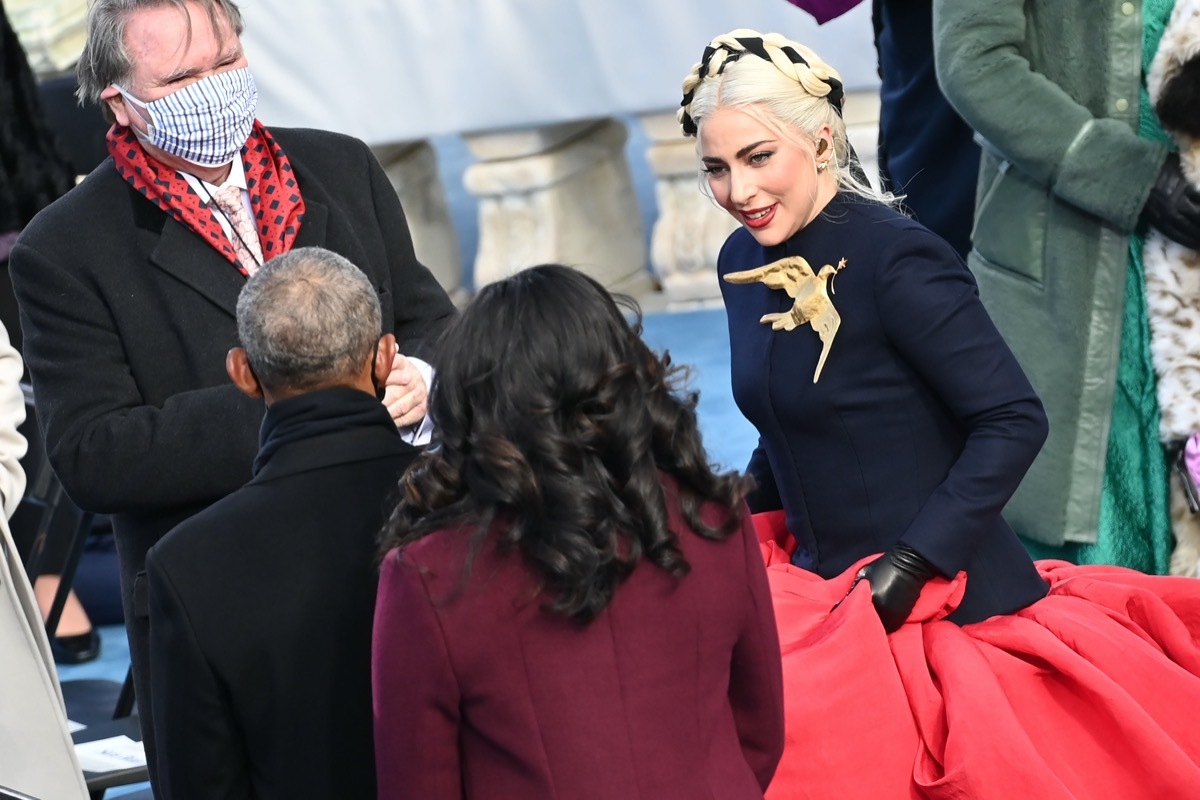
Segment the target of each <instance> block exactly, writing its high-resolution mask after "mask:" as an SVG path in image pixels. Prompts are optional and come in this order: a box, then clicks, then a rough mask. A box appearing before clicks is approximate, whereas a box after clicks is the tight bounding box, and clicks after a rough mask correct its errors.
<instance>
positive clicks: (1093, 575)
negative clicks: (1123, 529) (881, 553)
mask: <svg viewBox="0 0 1200 800" xmlns="http://www.w3.org/2000/svg"><path fill="white" fill-rule="evenodd" d="M760 538H761V539H762V540H763V541H762V551H763V557H764V558H765V559H766V562H767V574H768V577H769V580H770V584H771V592H772V596H773V598H774V602H775V615H776V619H777V622H778V627H779V639H780V645H781V649H782V653H783V679H784V705H785V716H786V721H787V726H786V727H787V741H786V745H785V748H784V753H783V759H782V760H781V761H780V763H779V768H778V770H777V771H776V773H775V778H774V780H773V781H772V783H771V786H770V788H769V789H768V791H767V798H768V800H782V799H783V798H789V799H790V798H814V800H816V799H819V800H827V799H828V798H947V799H949V798H954V799H955V800H959V799H960V798H972V799H973V800H978V799H979V798H996V800H1010V799H1011V798H1015V797H1019V798H1038V800H1052V799H1056V798H1079V799H1080V800H1084V799H1086V800H1093V799H1094V798H1107V797H1112V798H1122V799H1123V800H1124V799H1126V798H1183V797H1200V581H1197V580H1195V579H1193V578H1164V577H1151V576H1147V575H1144V574H1142V573H1140V572H1136V571H1134V570H1129V569H1124V568H1121V567H1079V566H1075V565H1072V564H1069V563H1067V562H1064V561H1040V562H1038V569H1039V571H1040V572H1041V574H1042V577H1044V578H1045V579H1046V581H1047V582H1048V583H1049V584H1050V592H1049V594H1048V595H1047V596H1046V597H1045V598H1044V599H1042V600H1039V601H1038V602H1036V603H1034V604H1033V605H1031V606H1029V607H1028V608H1025V609H1023V610H1021V611H1019V612H1017V613H1015V614H1010V615H1006V616H1000V617H992V618H990V619H986V620H983V621H982V622H977V623H974V624H971V625H964V626H961V627H960V626H958V625H955V624H954V623H951V622H947V621H946V620H945V619H944V618H945V617H946V615H947V614H949V613H950V612H951V611H953V610H954V609H955V608H956V607H957V604H958V602H959V601H960V600H961V599H962V595H963V590H964V587H965V585H966V583H965V581H966V578H965V576H964V575H963V574H960V575H959V576H958V577H956V578H955V579H954V580H950V581H947V580H941V579H937V580H934V581H931V582H930V583H929V584H927V585H926V587H925V590H924V591H923V592H922V595H921V599H920V601H919V602H918V603H917V606H916V608H915V609H914V610H913V613H912V615H911V616H910V617H909V620H908V623H907V624H905V625H904V626H902V627H901V628H900V630H898V631H896V632H895V633H893V634H892V635H890V636H888V635H886V634H885V633H884V632H883V627H882V626H881V625H880V622H879V619H878V617H877V616H876V614H875V610H874V608H872V606H871V596H870V589H869V587H867V586H865V585H860V586H858V587H856V588H855V589H854V591H853V592H851V593H850V595H849V597H846V593H847V591H849V590H850V587H851V585H852V584H853V582H854V575H855V573H856V572H857V571H858V569H859V567H860V566H861V565H862V563H865V562H866V561H868V560H869V559H864V560H863V562H860V563H859V564H856V565H854V566H853V567H851V568H850V569H848V570H846V572H844V573H843V574H841V575H839V576H838V577H836V578H832V579H830V580H823V579H822V578H820V577H819V576H817V575H815V574H813V573H811V572H808V571H806V570H802V569H799V568H797V567H793V566H792V565H791V563H790V560H789V554H788V552H787V551H786V550H785V549H784V547H781V546H780V544H779V543H778V542H776V541H774V540H772V538H771V536H770V534H769V533H764V532H760ZM843 597H846V600H845V602H843V603H842V604H841V605H840V606H838V608H837V610H835V611H831V609H832V607H833V606H834V604H836V603H837V602H838V601H839V600H841V599H842V598H843Z"/></svg>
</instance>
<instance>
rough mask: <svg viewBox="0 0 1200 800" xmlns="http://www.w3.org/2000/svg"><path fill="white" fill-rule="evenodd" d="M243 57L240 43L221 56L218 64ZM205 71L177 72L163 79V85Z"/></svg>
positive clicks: (185, 70)
mask: <svg viewBox="0 0 1200 800" xmlns="http://www.w3.org/2000/svg"><path fill="white" fill-rule="evenodd" d="M241 56H242V46H241V44H240V43H239V44H237V45H235V46H234V47H231V48H230V49H228V50H226V51H225V52H223V53H221V55H220V56H218V57H217V64H226V63H228V62H230V61H236V60H237V59H238V58H241ZM204 71H205V70H204V69H180V70H176V71H175V72H172V73H170V74H169V75H166V76H164V77H163V79H162V83H163V85H166V84H168V83H174V82H175V81H178V80H183V79H184V78H190V77H192V76H193V75H198V74H199V73H201V72H204Z"/></svg>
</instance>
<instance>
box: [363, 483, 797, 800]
mask: <svg viewBox="0 0 1200 800" xmlns="http://www.w3.org/2000/svg"><path fill="white" fill-rule="evenodd" d="M667 487H668V488H667V504H668V508H669V509H670V515H671V526H672V529H673V530H676V531H683V532H684V533H682V535H681V536H680V546H681V548H682V550H683V554H684V556H685V558H686V559H687V561H688V563H689V564H691V567H692V570H691V573H690V574H689V575H687V576H686V577H684V578H682V579H675V578H673V577H671V576H670V575H669V574H668V573H666V572H665V571H663V570H662V569H660V568H658V567H657V566H654V565H653V564H651V563H649V562H646V561H643V562H642V563H641V564H640V565H639V566H638V567H637V569H635V570H634V572H633V574H632V575H631V576H630V577H629V578H628V580H626V581H625V582H624V583H623V584H622V585H621V586H620V587H619V588H618V589H617V591H616V593H615V595H614V597H613V599H612V601H611V602H610V604H609V605H608V607H607V608H606V609H605V610H604V611H603V612H602V613H601V614H600V615H599V617H597V618H596V619H595V621H593V622H592V623H591V624H589V625H586V626H579V625H577V624H575V623H572V622H571V621H569V620H567V619H565V618H563V617H560V616H558V615H554V614H551V613H550V612H547V611H544V610H542V609H541V604H542V603H543V602H544V599H545V598H544V597H535V596H533V595H534V590H535V586H536V579H535V576H534V575H533V574H532V573H531V571H530V570H529V568H528V567H527V566H526V565H525V564H524V562H523V561H522V560H521V558H520V557H519V555H518V554H516V553H513V554H510V555H508V556H505V555H502V554H500V553H498V552H497V551H496V549H495V548H494V547H491V546H489V545H487V544H485V546H484V549H483V551H482V552H481V553H480V555H479V557H478V559H477V560H476V562H475V564H474V566H473V568H472V571H471V573H470V576H469V579H468V580H467V582H466V584H465V587H464V588H463V590H462V592H461V593H459V594H455V589H456V587H457V586H458V580H459V577H460V575H461V567H462V564H463V561H464V558H465V554H466V547H467V542H466V539H467V535H466V534H463V533H461V532H455V531H441V532H438V533H434V534H432V535H430V536H428V537H426V538H424V539H421V540H419V541H418V542H416V543H414V544H412V545H410V546H409V547H408V548H406V549H405V550H404V551H403V552H401V553H396V552H393V553H392V554H390V555H389V556H388V557H387V559H386V561H385V562H384V565H383V570H382V575H381V576H380V582H379V595H378V600H377V605H376V615H375V633H374V637H375V638H374V655H373V687H374V693H375V700H374V702H375V752H376V768H377V771H378V777H379V797H380V798H383V799H384V800H400V799H401V798H406V799H407V798H414V799H415V798H420V799H421V800H459V799H460V798H472V799H476V798H497V800H499V799H500V798H539V800H550V799H551V798H562V800H601V799H603V800H635V799H636V798H646V799H647V800H673V798H678V799H679V800H700V799H701V798H712V800H717V799H718V798H719V800H741V799H742V798H761V797H762V792H763V790H764V788H765V787H766V786H767V784H768V782H769V781H770V779H771V776H772V774H773V773H774V771H775V765H776V763H777V762H778V761H779V757H780V754H781V753H782V749H783V712H782V702H783V699H782V691H783V690H782V676H781V669H780V658H779V640H778V635H777V633H776V629H775V617H774V612H773V610H772V607H771V598H770V595H769V592H768V589H767V578H766V572H765V569H764V566H763V561H762V557H761V556H760V554H759V548H758V542H757V539H756V538H755V534H754V530H753V527H752V525H751V523H750V522H749V515H747V520H746V522H745V524H743V525H742V526H741V528H740V529H739V530H738V531H736V532H735V533H734V534H733V535H731V536H730V537H729V538H727V539H725V540H724V541H721V542H714V541H710V540H707V539H702V538H701V537H699V536H698V535H696V534H695V533H692V532H691V531H690V530H688V528H687V526H686V525H685V524H684V523H683V520H682V518H681V516H680V514H679V511H678V506H677V501H676V499H675V498H674V492H673V491H672V489H671V488H670V482H667ZM703 513H704V519H705V520H706V521H709V522H710V523H712V522H716V521H717V520H719V519H720V514H721V511H720V510H719V509H718V508H717V507H716V506H709V507H706V508H705V509H704V512H703Z"/></svg>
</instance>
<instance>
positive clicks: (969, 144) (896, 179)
mask: <svg viewBox="0 0 1200 800" xmlns="http://www.w3.org/2000/svg"><path fill="white" fill-rule="evenodd" d="M874 22H875V37H876V48H877V50H878V53H879V78H880V82H881V87H880V110H879V117H880V119H879V169H880V173H881V174H882V175H883V178H884V180H885V182H886V183H887V185H888V188H890V189H891V190H892V191H893V192H895V193H897V194H903V195H905V198H904V205H905V207H906V208H907V210H908V211H909V213H911V214H912V216H913V217H915V218H916V220H917V221H918V222H920V223H921V224H922V225H924V226H925V227H926V228H929V229H930V230H931V231H933V232H934V233H936V234H938V235H939V236H941V237H942V238H943V239H945V240H946V241H947V242H949V243H950V244H951V246H953V247H954V249H955V250H957V251H958V252H959V254H960V255H962V256H963V257H964V258H965V257H966V254H967V252H968V251H969V250H970V249H971V228H972V226H973V224H974V218H975V186H976V183H977V180H978V177H979V146H978V145H977V144H975V141H974V138H973V137H974V132H973V131H972V130H971V128H970V127H968V126H967V124H966V123H965V122H963V120H962V118H961V117H959V116H958V113H957V112H956V111H955V110H954V109H953V108H952V107H951V106H950V103H949V102H947V100H946V97H945V96H944V95H943V94H942V90H941V88H940V87H939V86H938V82H937V74H936V73H935V72H934V66H933V3H932V2H931V0H875V5H874Z"/></svg>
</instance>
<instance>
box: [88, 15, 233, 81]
mask: <svg viewBox="0 0 1200 800" xmlns="http://www.w3.org/2000/svg"><path fill="white" fill-rule="evenodd" d="M188 3H196V4H197V5H199V6H200V7H201V8H203V9H204V10H205V11H207V12H208V18H209V20H210V21H211V22H212V26H213V30H214V31H219V30H220V28H221V21H222V18H224V19H226V20H228V21H229V26H230V28H231V29H232V30H233V34H234V35H235V36H241V35H242V25H243V23H242V12H241V11H239V10H238V7H237V4H235V3H234V2H233V0H91V4H90V5H89V6H88V18H87V41H86V43H85V44H84V47H83V54H82V55H80V56H79V62H78V63H77V64H76V65H75V74H76V76H77V77H78V78H79V88H78V89H77V90H76V91H75V96H76V97H78V98H79V102H80V104H83V103H87V102H92V103H100V93H101V92H103V91H104V90H105V89H107V88H108V87H109V86H112V85H113V84H116V85H117V86H121V87H122V88H128V87H129V78H130V76H131V74H132V73H133V58H132V57H131V56H130V55H129V49H128V48H127V47H126V46H125V24H126V23H127V22H128V21H129V15H130V14H131V13H133V12H135V11H141V10H143V9H147V8H160V7H162V6H174V7H176V8H178V9H179V12H180V13H181V14H183V16H184V19H186V20H188V43H189V44H190V43H191V36H192V30H191V17H189V16H188V11H187V6H188Z"/></svg>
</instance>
